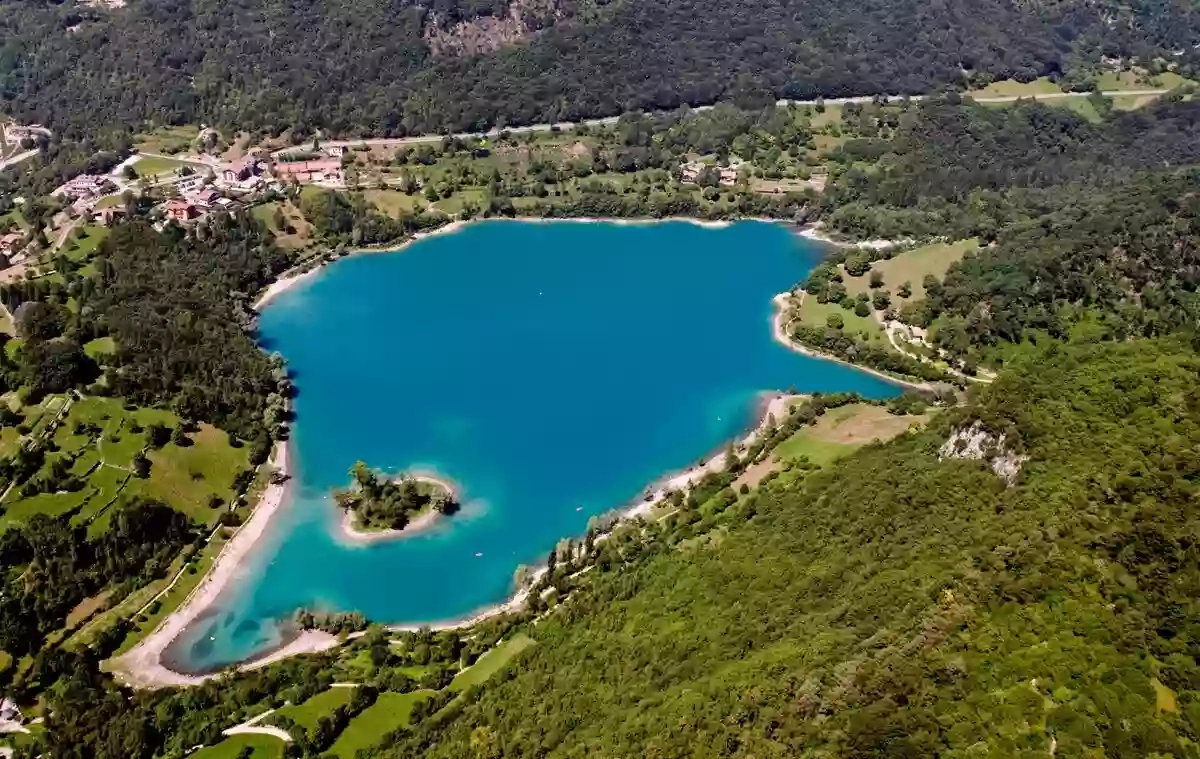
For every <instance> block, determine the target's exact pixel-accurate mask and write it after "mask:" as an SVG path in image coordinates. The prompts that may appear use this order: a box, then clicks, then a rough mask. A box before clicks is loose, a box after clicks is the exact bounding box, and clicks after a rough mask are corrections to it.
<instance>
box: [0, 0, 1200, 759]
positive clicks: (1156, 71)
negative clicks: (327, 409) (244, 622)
mask: <svg viewBox="0 0 1200 759" xmlns="http://www.w3.org/2000/svg"><path fill="white" fill-rule="evenodd" d="M185 5H186V4H185ZM192 5H193V6H195V7H191V6H189V7H188V8H185V9H184V10H186V11H187V12H184V13H163V12H162V11H163V8H162V7H160V6H159V5H156V4H154V3H144V2H130V3H128V4H124V7H120V6H122V4H121V3H84V4H83V5H80V4H62V5H55V4H16V5H11V7H9V6H6V9H5V13H6V15H5V24H6V43H7V47H6V54H5V55H4V56H0V81H3V82H5V83H6V86H5V87H0V111H2V112H3V114H2V117H0V257H2V258H0V264H3V266H2V267H0V306H2V309H0V332H2V333H3V336H2V337H0V347H2V348H3V350H0V399H2V400H3V403H0V480H2V482H0V691H2V693H0V696H2V697H0V711H2V712H3V715H4V717H3V720H2V721H0V725H2V726H3V728H0V748H3V749H6V752H5V753H7V750H9V749H11V751H12V752H13V753H14V754H15V756H16V757H17V758H18V759H30V758H31V757H35V756H43V757H49V758H53V759H76V758H77V757H78V758H79V759H82V758H83V757H88V758H89V759H118V758H119V759H179V758H180V757H183V756H194V757H197V759H228V757H231V756H243V757H245V756H250V757H252V759H266V758H267V757H279V756H283V755H284V753H285V752H289V753H296V752H298V753H299V754H300V755H302V756H312V757H317V756H329V755H332V756H336V757H338V759H409V758H410V757H417V756H420V757H424V758H427V759H440V758H441V757H447V758H448V757H463V756H479V757H489V759H502V758H503V757H526V756H546V757H567V756H580V755H585V754H587V755H609V756H651V755H655V756H658V755H661V756H668V755H669V756H681V757H682V756H715V755H722V756H732V757H742V758H748V757H760V756H806V755H814V756H815V755H828V756H855V757H883V756H905V757H910V756H911V757H923V756H944V757H959V756H967V755H974V754H989V755H996V756H1017V755H1022V754H1025V755H1029V756H1052V757H1055V758H1056V759H1057V758H1058V757H1085V756H1101V755H1103V756H1113V757H1117V756H1121V757H1125V756H1128V757H1135V756H1137V757H1140V756H1164V757H1165V756H1189V755H1191V754H1192V753H1194V747H1195V746H1196V745H1197V743H1198V742H1200V674H1198V668H1197V664H1196V659H1197V655H1198V652H1197V650H1196V647H1195V646H1194V644H1193V641H1195V640H1197V639H1200V614H1198V613H1197V610H1196V605H1195V603H1194V600H1193V599H1194V598H1195V597H1196V595H1197V594H1196V592H1195V591H1196V589H1197V587H1200V577H1198V574H1197V571H1196V567H1195V562H1194V561H1191V560H1190V557H1191V556H1192V554H1193V552H1194V546H1193V541H1192V539H1191V538H1190V537H1189V536H1192V535H1194V534H1195V533H1196V531H1197V529H1198V525H1197V520H1196V515H1195V509H1194V497H1195V492H1194V491H1195V487H1194V485H1193V482H1194V480H1195V479H1196V472H1197V470H1198V464H1197V461H1196V456H1195V455H1194V451H1195V450H1196V449H1197V446H1200V433H1198V432H1197V431H1198V430H1200V415H1198V412H1197V409H1200V400H1198V399H1197V398H1196V397H1195V396H1196V392H1195V389H1194V386H1195V377H1196V374H1197V372H1198V371H1200V359H1198V358H1197V354H1196V345H1197V340H1196V334H1195V332H1196V324H1197V314H1198V313H1200V305H1198V303H1197V299H1196V296H1195V293H1196V291H1197V289H1198V288H1200V273H1198V271H1197V267H1196V266H1195V265H1194V262H1195V260H1196V258H1197V256H1198V255H1200V254H1198V253H1197V251H1198V250H1200V235H1198V233H1197V230H1198V229H1200V222H1198V217H1200V201H1198V200H1197V197H1196V194H1195V187H1196V186H1197V184H1198V183H1200V134H1198V130H1200V126H1198V125H1200V118H1197V117H1198V115H1200V101H1198V100H1197V99H1196V97H1195V94H1196V84H1195V81H1196V80H1195V77H1196V76H1198V75H1200V51H1198V49H1197V48H1196V47H1195V44H1194V43H1195V37H1196V33H1197V29H1196V26H1195V23H1194V22H1195V19H1194V18H1192V17H1191V16H1189V15H1188V13H1186V12H1185V11H1186V9H1183V8H1182V7H1175V6H1169V5H1155V6H1153V7H1152V6H1149V5H1141V6H1139V5H1133V6H1128V7H1126V6H1122V7H1120V8H1108V7H1105V8H1097V7H1093V6H1091V5H1089V4H1087V3H1082V2H1074V1H1072V2H1067V3H1065V4H1040V5H1031V4H1013V5H1004V6H996V5H994V4H993V5H988V4H986V3H984V4H981V3H978V2H971V1H970V0H968V1H967V2H965V4H961V3H960V4H959V5H957V6H955V7H952V8H949V9H947V8H945V7H942V6H935V5H929V4H920V3H912V2H909V0H886V2H884V3H882V4H879V3H863V2H858V1H857V0H854V1H852V2H849V3H848V4H838V5H836V7H835V6H829V7H828V8H823V9H821V12H820V13H801V14H796V13H793V12H792V10H794V9H791V10H789V9H788V8H786V7H782V6H777V5H772V4H770V3H763V2H758V3H757V4H754V3H751V5H746V4H744V3H742V4H729V3H714V2H711V1H710V0H687V1H686V2H683V3H682V4H668V5H653V6H651V5H644V4H643V5H637V4H620V3H618V4H608V5H603V6H600V7H594V8H593V7H589V8H586V9H583V8H574V7H570V6H569V4H568V5H562V4H559V5H556V6H555V7H553V8H551V7H549V6H539V5H537V4H536V3H535V4H534V5H530V4H528V3H520V2H518V3H509V4H504V3H501V4H500V5H496V6H494V7H490V6H489V7H487V8H484V7H482V6H479V7H470V8H468V7H466V6H453V5H452V6H444V7H443V6H440V5H439V6H438V7H437V8H420V9H418V8H403V9H398V8H397V7H393V6H388V5H387V4H380V3H373V2H359V1H358V0H356V2H354V3H352V4H351V5H349V6H335V5H319V6H318V5H314V6H312V7H304V8H299V7H292V6H288V7H284V6H283V5H281V4H280V3H278V2H276V0H254V2H252V3H251V4H250V5H249V6H244V7H243V6H238V7H231V8H222V9H221V12H220V13H216V12H210V11H211V9H208V10H206V9H204V8H201V7H199V6H198V5H196V4H194V3H193V4H192ZM385 6H386V7H385ZM535 6H536V7H535ZM1193 15H1194V14H1193ZM262 18H270V19H272V31H271V32H270V35H267V33H266V32H265V31H264V28H265V27H263V25H262V24H261V23H259V21H261V19H262ZM845 29H855V30H858V32H859V33H856V34H849V35H847V34H845V33H844V30H845ZM266 36H270V37H271V39H272V40H273V42H272V44H269V45H266V44H262V43H263V42H264V40H265V39H266ZM630 40H636V41H637V44H633V43H631V42H630ZM697 40H702V41H703V43H700V42H697ZM330 47H336V48H337V49H338V50H341V51H343V52H344V54H343V55H336V56H327V55H326V56H315V57H314V56H313V55H311V53H312V51H313V50H315V49H329V48H330ZM166 50H169V51H170V55H169V56H166V57H164V55H166V54H165V53H163V51H166ZM398 60H399V61H403V64H404V65H403V66H401V67H400V68H399V69H397V67H396V66H394V65H381V62H383V61H389V62H391V63H394V62H395V61H398ZM864 61H865V62H867V63H866V64H864V63H863V62H864ZM298 62H303V64H304V65H299V63H298ZM564 62H568V63H569V65H567V63H564ZM397 71H399V72H400V73H397ZM645 71H655V72H657V75H656V77H655V78H653V80H649V79H647V78H646V77H645V76H642V75H641V72H645ZM312 82H321V86H320V87H315V88H314V87H312ZM301 92H304V93H309V96H305V97H298V96H297V93H301ZM904 93H911V94H912V95H914V96H917V95H919V97H911V98H907V97H904ZM839 98H844V99H842V100H839ZM780 100H787V101H804V102H801V103H796V104H792V103H784V104H781V103H780V102H779V101H780ZM687 104H695V105H700V104H703V105H704V106H706V107H704V108H702V109H701V108H693V107H690V106H689V105H687ZM709 105H711V107H707V106H709ZM626 110H629V111H630V112H627V113H623V111H626ZM568 121H569V122H572V123H571V124H570V125H569V127H568V128H563V127H562V126H559V125H560V124H562V123H563V122H568ZM509 125H521V127H520V128H519V129H517V128H513V129H510V128H506V127H508V126H509ZM431 135H439V136H437V137H431ZM441 135H445V136H441ZM412 137H419V138H420V141H410V142H400V141H399V140H405V139H408V138H412ZM360 138H362V139H360ZM500 218H504V219H515V218H523V219H546V220H560V219H575V220H601V219H603V220H629V221H630V222H631V223H641V222H640V220H652V219H653V220H659V219H668V218H686V219H694V220H696V221H697V222H698V223H700V222H702V223H706V224H713V225H720V224H725V223H729V222H731V221H735V220H739V219H772V220H775V221H778V222H780V223H787V224H791V225H795V226H796V227H797V228H798V229H803V230H805V231H804V232H803V234H805V235H806V236H808V237H809V238H811V239H819V240H825V241H831V242H835V243H838V244H836V245H834V246H830V249H829V250H828V252H827V255H826V257H825V258H824V259H823V260H822V261H821V262H820V263H819V264H817V265H816V266H815V267H813V269H812V270H811V272H809V273H808V275H807V277H806V278H805V280H804V281H803V282H796V283H793V285H794V286H792V287H791V289H790V290H789V291H788V293H787V294H786V295H785V294H781V296H780V297H778V298H777V299H776V303H775V304H774V306H775V309H774V313H773V314H772V315H771V321H772V326H771V328H772V330H773V334H774V336H775V338H776V339H777V340H778V341H780V342H781V343H783V344H785V345H787V346H789V347H791V348H793V349H795V350H803V351H805V352H812V353H814V354H816V355H820V356H822V357H827V358H831V359H833V360H837V361H842V362H846V363H851V364H854V365H855V366H859V367H861V368H863V369H865V370H869V371H871V372H873V373H878V374H881V375H882V376H886V377H887V378H888V379H889V380H890V381H895V382H900V383H907V384H905V385H904V387H905V390H906V392H904V393H903V394H901V395H899V396H898V397H896V398H894V399H892V400H889V401H887V402H885V403H880V402H870V401H867V400H864V399H862V398H859V397H857V396H855V395H853V394H849V393H824V394H816V393H813V394H810V395H807V396H803V397H799V396H793V395H791V394H788V395H781V396H779V397H777V398H774V399H773V400H772V401H771V403H770V404H769V406H770V408H769V412H768V413H767V415H766V417H765V418H764V420H760V421H759V423H758V424H757V425H756V426H755V428H754V430H753V431H751V432H750V433H749V434H748V435H747V436H746V437H745V438H743V439H741V440H737V441H734V442H733V443H732V444H731V445H730V446H728V447H727V448H726V449H725V450H722V451H720V452H717V453H715V454H714V455H712V456H710V457H706V458H705V459H704V460H703V461H702V462H700V463H699V464H697V465H696V466H695V467H693V468H691V469H689V470H687V471H684V472H680V473H674V474H671V475H669V476H668V477H666V478H665V479H664V480H662V481H659V482H655V483H653V484H652V485H651V486H650V488H649V490H648V492H647V493H646V494H645V497H644V498H643V499H642V500H640V501H638V502H637V503H634V504H630V505H629V506H628V508H627V509H625V510H624V513H623V514H622V513H621V512H620V511H618V513H615V514H613V515H611V516H609V517H606V518H598V519H596V520H595V521H594V522H593V523H592V524H591V525H589V528H588V529H587V531H586V532H585V533H584V534H583V535H580V536H576V537H573V538H571V537H568V538H564V539H563V540H562V542H561V543H559V544H558V545H556V546H555V547H554V548H553V549H552V550H550V551H547V554H546V556H545V558H544V559H543V560H542V561H540V562H537V568H536V569H533V568H528V569H524V570H522V571H520V572H519V576H518V577H517V578H515V579H516V580H517V582H516V586H517V588H518V589H519V592H518V593H517V594H516V595H515V596H514V597H513V598H511V599H509V600H508V601H506V602H505V603H503V604H500V605H499V606H497V607H495V608H492V609H485V610H482V612H481V613H479V614H475V615H471V617H470V618H468V619H464V620H453V621H451V623H448V624H447V625H445V626H442V625H436V626H428V625H425V626H419V627H417V629H399V627H397V628H394V629H387V628H386V627H384V626H382V625H378V624H371V621H369V620H365V619H362V618H361V616H356V615H354V614H347V615H341V616H338V615H332V616H323V615H316V614H313V613H309V612H303V613H302V614H301V616H300V618H299V619H298V620H296V625H295V627H296V628H297V631H296V632H297V637H295V638H291V637H290V636H289V640H287V642H286V643H285V644H284V645H283V646H281V647H280V648H279V649H278V650H276V651H273V652H271V653H270V654H269V655H267V656H265V657H263V658H262V659H260V660H258V661H255V662H251V663H248V664H247V665H246V666H243V667H237V668H232V669H231V671H228V672H223V673H220V676H213V675H205V674H196V675H188V674H185V673H181V672H176V671H174V670H173V669H172V667H171V664H172V662H170V661H167V660H165V659H164V656H163V654H164V651H166V650H167V648H168V647H169V646H170V644H171V643H172V641H176V640H178V639H179V636H180V635H181V634H185V633H186V632H188V631H194V630H195V627H194V625H195V624H196V622H197V621H198V620H200V619H202V618H203V617H204V615H205V614H211V613H213V612H214V610H215V608H216V607H215V605H214V602H215V599H216V598H217V596H218V593H219V592H220V591H221V589H222V588H228V587H229V586H230V584H231V583H233V582H236V581H237V579H238V577H239V575H240V573H242V572H245V571H248V569H249V568H250V567H252V566H253V562H252V561H251V559H252V558H253V556H255V552H256V551H259V550H261V548H262V545H263V539H264V535H267V534H269V533H268V531H269V529H270V524H271V523H272V520H273V519H274V518H276V517H277V516H278V514H279V510H280V509H283V508H287V507H286V505H285V501H286V497H287V494H286V491H287V487H286V484H285V483H284V482H283V480H284V479H285V476H286V473H287V467H288V465H289V462H288V451H287V446H286V441H287V440H288V438H289V434H290V426H291V421H292V418H291V411H290V408H291V403H290V401H291V399H292V396H293V395H294V393H295V389H294V387H293V385H292V378H291V377H290V376H289V370H288V367H287V366H286V365H285V363H284V361H283V359H282V357H280V356H277V355H272V354H270V353H268V352H266V351H264V350H263V349H262V347H261V346H260V344H259V342H258V340H257V337H258V334H257V331H256V330H257V324H258V321H257V319H258V312H259V311H261V310H264V309H265V308H267V307H268V306H269V304H270V303H271V302H272V300H273V299H274V298H277V297H278V296H279V294H280V293H282V292H285V291H286V290H287V289H288V288H289V287H295V286H297V283H299V282H303V281H306V280H305V278H306V277H311V276H317V275H315V274H313V273H312V272H315V271H317V269H318V268H319V267H320V266H321V265H322V264H324V263H325V262H328V261H334V260H337V259H338V258H340V257H342V256H344V255H348V254H350V253H351V252H354V251H360V250H395V249H397V248H399V247H401V246H403V245H404V244H408V243H411V241H413V240H416V239H421V238H423V237H424V236H428V235H430V234H447V233H451V232H453V231H455V230H458V229H461V228H462V225H463V224H467V223H471V222H473V221H475V220H482V219H500ZM813 225H818V226H813ZM856 242H857V243H858V244H853V243H856ZM847 243H851V244H847ZM737 254H738V251H731V255H737ZM781 289H782V288H781ZM763 307H764V313H765V312H766V309H767V307H768V304H766V303H764V304H763ZM764 326H765V325H764ZM714 350H715V347H714ZM715 355H716V354H714V356H715ZM712 360H714V358H713V356H707V357H706V356H696V357H688V358H687V359H686V360H680V361H678V362H676V363H674V364H673V365H671V366H664V367H657V368H656V371H669V372H672V373H673V374H675V375H678V377H679V381H680V382H686V381H687V379H686V378H687V376H688V375H689V373H694V372H703V371H705V361H712ZM710 366H711V364H710ZM364 472H369V470H367V469H366V468H365V467H364ZM364 476H365V475H364ZM368 481H369V482H373V484H372V488H373V489H374V490H373V491H372V493H370V494H369V498H366V499H365V500H368V501H371V502H374V506H377V507H379V508H376V509H374V511H373V514H374V516H371V514H369V513H368V514H367V515H366V518H367V519H368V524H367V526H365V527H364V525H363V524H361V523H357V522H356V523H355V524H357V525H358V526H357V527H354V529H357V530H360V531H361V530H364V529H365V530H378V531H379V532H380V533H381V534H389V533H388V532H387V531H388V530H393V529H396V524H397V522H399V521H403V522H404V527H405V529H404V530H403V531H401V535H403V534H411V531H412V530H413V528H414V527H415V526H417V525H424V524H425V523H424V522H423V521H422V520H426V519H428V520H431V521H432V520H433V517H430V516H422V514H432V513H433V512H434V510H432V509H430V508H428V507H429V506H430V505H431V504H430V502H431V501H432V498H433V489H431V490H429V491H427V492H421V490H420V488H418V487H417V483H413V491H415V492H407V493H406V492H401V489H402V488H403V486H401V485H396V488H397V490H396V492H393V491H392V490H391V489H389V488H387V487H385V484H384V483H385V479H384V478H382V477H381V476H380V477H376V478H375V479H373V480H371V479H370V478H368ZM425 484H426V485H431V486H432V485H434V483H428V482H427V483H425ZM360 485H361V483H360ZM435 489H436V490H437V491H438V492H441V491H442V490H443V488H441V487H437V488H435ZM393 496H395V497H394V498H393ZM360 503H361V499H360ZM393 507H395V508H393ZM355 510H356V511H357V509H355ZM363 511H364V512H372V508H371V505H370V504H368V505H366V506H365V508H364V509H363ZM400 515H403V519H401V518H400ZM356 518H359V517H356ZM333 529H338V527H337V526H336V525H334V527H333ZM414 545H416V544H415V543H414ZM404 579H405V581H406V582H419V581H420V578H404ZM584 664H586V666H583V665H584ZM335 686H336V687H335ZM250 720H260V722H258V721H256V722H254V723H253V724H250V725H248V726H247V725H246V724H245V723H247V722H248V721H250ZM10 724H11V725H16V726H18V727H19V728H20V729H18V730H16V731H15V732H14V731H12V730H9V729H8V726H9V725H10ZM237 726H242V728H243V729H242V730H240V731H237V732H232V731H231V729H236V727H237ZM256 726H261V727H264V728H270V730H268V731H267V732H265V733H258V734H255V733H246V732H245V728H247V727H248V728H250V729H253V728H255V727H256ZM230 732H232V734H226V733H230ZM239 733H240V734H239ZM281 734H282V735H286V736H287V737H288V740H284V739H283V737H282V735H281ZM198 747H199V748H198Z"/></svg>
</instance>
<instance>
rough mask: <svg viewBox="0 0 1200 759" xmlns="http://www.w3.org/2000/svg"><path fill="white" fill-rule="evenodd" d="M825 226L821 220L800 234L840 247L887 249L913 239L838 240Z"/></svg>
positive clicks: (906, 243)
mask: <svg viewBox="0 0 1200 759" xmlns="http://www.w3.org/2000/svg"><path fill="white" fill-rule="evenodd" d="M823 229H824V227H823V226H822V225H821V223H820V222H817V223H816V224H810V225H808V226H807V227H805V228H804V229H801V230H800V236H801V237H804V238H806V239H809V240H812V241H814V242H823V243H825V244H826V245H833V246H836V247H838V248H870V249H872V250H886V249H888V248H894V247H896V246H898V245H908V244H909V243H910V242H912V241H911V240H882V239H876V240H858V241H856V242H847V241H846V240H836V239H834V238H833V237H830V236H829V234H828V233H826V232H824V231H823Z"/></svg>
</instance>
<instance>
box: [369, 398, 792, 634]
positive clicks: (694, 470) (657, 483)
mask: <svg viewBox="0 0 1200 759" xmlns="http://www.w3.org/2000/svg"><path fill="white" fill-rule="evenodd" d="M809 397H811V396H810V394H809V393H785V392H782V391H778V390H763V391H760V392H759V394H758V400H757V401H756V403H755V412H754V416H755V420H754V423H753V424H752V425H751V426H750V428H749V429H748V430H746V432H745V433H744V434H742V436H741V437H739V438H736V439H735V440H734V441H733V445H734V449H735V450H744V449H745V448H747V447H749V446H751V445H753V444H754V443H755V442H756V441H757V440H758V439H759V437H760V436H761V435H762V434H763V433H765V432H766V431H767V430H768V429H769V426H768V422H771V421H772V419H773V420H774V421H773V422H772V426H773V425H774V424H778V423H779V422H780V421H781V420H782V419H784V418H786V417H787V415H788V413H789V411H790V407H791V404H792V403H793V402H794V401H797V400H802V399H806V398H809ZM725 449H726V446H725V445H721V446H720V448H719V450H717V451H716V452H715V453H711V454H709V455H707V456H705V457H704V459H703V460H701V462H700V463H698V464H692V465H690V466H687V467H684V468H683V469H676V470H672V471H669V472H667V473H666V474H663V475H661V476H659V477H658V478H657V479H655V480H652V481H651V482H650V484H649V485H647V486H646V487H645V488H643V490H642V495H641V496H639V497H638V498H636V499H635V500H634V501H632V502H630V503H628V504H627V505H625V506H623V507H618V508H616V509H614V510H611V511H609V512H605V513H601V514H598V515H597V516H599V517H604V516H606V515H607V516H610V517H611V518H612V520H613V521H612V523H611V524H610V525H609V527H608V528H606V529H605V530H604V531H603V532H601V533H600V534H599V535H598V536H597V541H599V540H603V539H604V537H605V536H607V535H608V534H609V533H611V532H612V531H613V530H614V529H616V528H617V527H618V526H620V525H622V524H624V523H626V522H631V521H634V520H635V519H645V518H646V517H648V516H649V515H650V514H652V513H653V512H654V509H655V508H657V507H658V505H659V504H660V503H662V502H663V501H664V500H666V499H667V498H668V497H669V496H670V495H671V493H672V492H675V491H683V492H684V493H686V492H687V490H688V489H689V488H691V487H692V486H693V485H694V484H696V483H697V482H698V481H700V480H701V479H702V478H704V477H705V476H707V475H708V474H710V473H713V472H719V471H721V470H722V469H724V468H725ZM546 569H547V568H546V566H545V565H544V564H542V565H539V566H537V567H535V568H534V569H533V571H532V572H531V574H530V577H529V583H528V584H527V585H526V586H525V587H522V588H517V589H516V591H514V592H513V594H512V595H510V596H509V597H508V598H507V599H505V600H504V601H501V602H499V603H496V604H492V605H490V606H485V607H483V608H481V609H476V610H475V611H472V612H470V613H468V614H464V615H463V616H461V617H456V618H452V619H448V620H440V621H434V622H400V623H395V624H389V625H387V629H388V630H390V631H392V632H415V631H417V630H421V629H429V630H433V631H435V632H436V631H441V630H457V629H462V628H466V627H470V626H472V625H474V624H478V623H479V622H483V621H485V620H488V619H491V618H492V617H498V616H500V615H502V614H509V613H512V612H517V611H520V610H521V607H522V606H524V604H525V600H526V599H527V598H528V597H529V590H530V588H531V587H532V586H534V585H536V584H537V581H538V580H539V579H541V577H542V576H543V575H544V574H545V573H546Z"/></svg>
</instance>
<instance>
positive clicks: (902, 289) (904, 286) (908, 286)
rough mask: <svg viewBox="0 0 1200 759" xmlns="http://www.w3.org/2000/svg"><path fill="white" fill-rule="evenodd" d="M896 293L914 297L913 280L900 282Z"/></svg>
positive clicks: (904, 296) (903, 296)
mask: <svg viewBox="0 0 1200 759" xmlns="http://www.w3.org/2000/svg"><path fill="white" fill-rule="evenodd" d="M896 295H899V296H900V297H901V298H911V297H912V282H909V281H907V280H906V281H904V282H902V283H901V284H900V286H899V287H898V288H896Z"/></svg>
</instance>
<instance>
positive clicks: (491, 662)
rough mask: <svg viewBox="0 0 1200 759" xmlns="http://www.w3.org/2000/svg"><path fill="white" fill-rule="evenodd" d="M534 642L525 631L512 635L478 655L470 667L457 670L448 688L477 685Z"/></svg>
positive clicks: (462, 689)
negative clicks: (460, 670)
mask: <svg viewBox="0 0 1200 759" xmlns="http://www.w3.org/2000/svg"><path fill="white" fill-rule="evenodd" d="M534 643H536V641H535V640H534V639H533V638H531V637H529V636H528V635H526V634H525V633H518V634H516V635H514V636H513V637H511V638H509V639H508V640H506V641H504V642H503V643H501V644H500V645H498V646H496V647H495V648H493V649H492V650H490V651H488V652H487V653H486V654H484V655H483V656H481V657H479V659H478V660H477V661H476V662H475V663H474V664H472V665H471V666H470V667H467V668H466V669H465V670H463V671H462V672H459V673H458V674H457V675H456V676H455V677H454V680H453V682H451V683H450V690H451V691H454V692H458V691H464V690H466V689H467V688H469V687H471V686H472V685H479V684H480V683H482V682H483V681H484V680H487V679H488V678H489V677H491V676H492V675H494V674H496V673H497V672H499V671H500V670H501V669H503V668H504V666H505V665H507V664H508V663H509V662H510V661H512V658H513V657H514V656H516V655H517V654H519V653H521V652H522V651H524V650H525V649H527V648H529V647H530V646H532V645H533V644H534Z"/></svg>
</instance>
